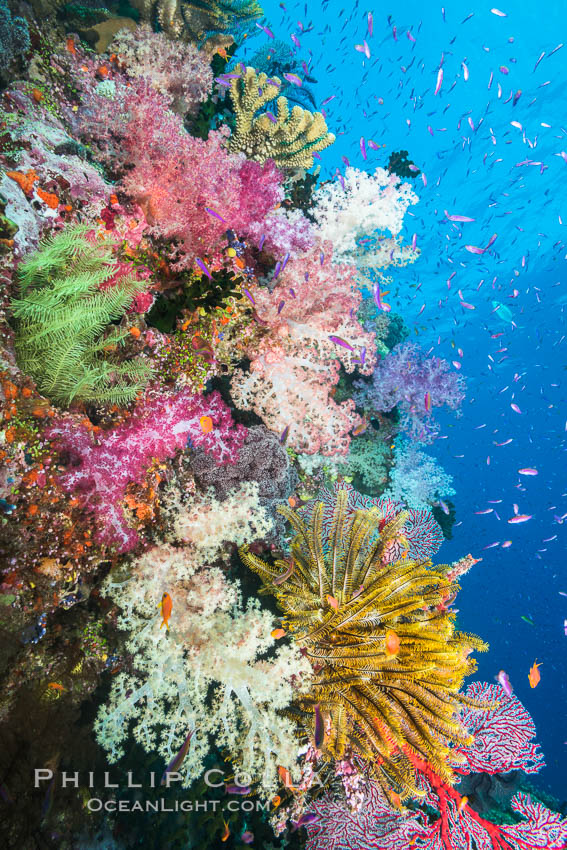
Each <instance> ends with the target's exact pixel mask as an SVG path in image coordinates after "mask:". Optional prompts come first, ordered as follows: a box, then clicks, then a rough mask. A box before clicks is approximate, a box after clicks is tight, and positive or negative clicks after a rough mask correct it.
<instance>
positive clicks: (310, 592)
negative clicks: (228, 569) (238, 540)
mask: <svg viewBox="0 0 567 850" xmlns="http://www.w3.org/2000/svg"><path fill="white" fill-rule="evenodd" d="M347 499H348V494H347V492H346V491H339V492H338V493H337V495H336V504H335V507H334V510H333V516H332V522H331V524H330V532H329V534H325V533H324V532H323V511H324V508H325V505H324V503H323V502H318V503H317V504H316V505H315V507H314V509H313V511H312V513H311V519H310V522H309V524H306V523H305V522H304V520H303V519H302V517H300V516H299V515H298V514H297V513H296V512H294V511H292V510H290V509H288V508H287V507H280V508H279V510H280V512H281V513H282V514H283V516H284V517H285V518H286V519H287V520H288V521H289V522H290V523H291V525H292V527H293V529H294V531H295V532H296V535H295V537H294V539H293V541H292V543H291V563H289V562H287V561H284V560H277V561H275V563H274V564H273V565H272V564H269V563H267V562H266V561H264V560H263V559H261V558H259V557H257V556H256V555H253V554H252V553H251V552H250V551H249V549H248V547H247V546H244V547H242V548H241V550H240V555H241V558H242V560H243V561H244V563H246V564H247V565H248V566H249V567H250V568H251V569H252V570H254V571H255V572H256V573H257V574H258V575H259V576H260V578H261V579H262V581H263V583H264V587H263V588H262V592H263V593H268V592H269V593H273V594H274V596H275V597H276V599H277V601H278V603H279V605H280V607H281V608H282V609H283V611H284V616H283V618H282V625H283V627H284V629H286V630H287V631H288V632H290V633H291V635H292V637H293V639H294V640H295V641H296V642H297V643H298V644H299V645H300V646H301V648H302V650H303V652H304V654H306V655H307V657H308V658H309V659H310V661H311V663H312V665H313V670H314V678H313V685H312V688H311V690H310V693H309V694H308V695H307V696H302V697H301V698H299V699H298V700H297V701H296V704H295V708H296V709H297V711H298V714H299V716H300V718H301V723H302V725H303V726H304V728H305V730H306V732H307V734H308V735H309V736H310V737H311V738H313V732H314V728H315V715H316V712H315V706H316V705H318V706H319V711H320V712H321V715H322V718H323V721H324V725H325V730H326V734H325V742H324V744H322V745H321V750H322V755H323V757H324V758H325V759H327V760H331V759H342V758H344V757H345V756H347V757H348V756H350V757H354V758H355V759H362V760H363V761H364V763H365V764H366V765H367V766H368V770H369V771H370V772H371V774H372V775H373V776H374V778H375V779H376V780H377V781H378V782H379V783H380V785H381V786H382V788H383V790H384V792H385V794H386V796H387V797H388V799H389V800H390V801H391V802H395V801H396V800H397V801H398V804H399V800H400V799H402V800H404V799H408V798H410V797H421V796H423V792H422V790H421V789H420V785H419V781H418V778H417V776H416V773H415V769H414V767H413V765H412V761H411V758H410V756H411V755H412V754H413V755H416V756H418V757H419V758H421V759H425V760H426V761H427V762H428V763H429V764H430V765H431V766H432V768H433V769H434V770H435V772H436V773H437V775H438V776H440V777H441V778H442V779H444V780H445V781H447V782H449V783H451V782H453V781H454V776H453V772H452V769H451V766H450V764H449V756H450V757H451V759H450V760H452V762H453V763H456V761H457V758H456V748H458V747H462V746H464V745H470V743H471V742H472V738H471V736H470V735H469V733H468V732H467V730H466V729H465V728H464V727H463V726H462V724H461V722H460V720H459V714H460V710H461V708H462V707H463V706H464V705H474V706H475V707H477V708H484V709H486V710H488V709H490V708H494V704H493V703H490V704H488V703H481V702H478V701H477V702H475V701H471V700H469V699H468V698H466V697H465V696H464V695H463V694H462V693H460V689H461V686H462V684H463V680H464V679H465V677H466V676H467V675H469V674H470V673H472V672H474V670H476V662H475V661H474V660H473V659H472V658H470V657H469V656H470V654H471V652H472V651H473V650H475V649H476V650H481V651H482V650H486V649H487V646H486V644H485V643H483V641H481V640H480V638H478V637H476V636H475V635H468V634H463V633H460V632H457V631H455V614H454V612H451V611H450V610H448V605H450V604H451V602H452V600H453V599H454V597H455V595H456V593H457V591H458V590H459V586H458V585H457V584H455V583H454V581H453V578H452V575H451V574H450V573H451V570H452V567H450V566H438V567H436V568H432V565H431V561H430V560H412V559H410V558H408V557H405V558H402V559H400V560H397V561H395V562H393V563H392V562H390V563H388V562H387V561H388V555H387V550H388V546H389V545H390V546H391V544H392V543H394V542H395V541H396V538H399V537H400V535H401V533H402V529H403V526H404V523H405V522H406V521H407V518H408V513H407V511H402V512H400V513H398V514H397V515H396V516H395V517H394V518H393V519H392V520H391V521H390V522H388V523H386V524H385V523H384V519H383V517H382V514H381V513H380V511H379V510H378V509H376V508H371V509H370V510H356V511H351V512H350V513H349V511H348V510H347ZM382 526H383V527H382ZM390 551H391V549H390ZM282 570H283V571H282ZM391 632H393V633H394V635H393V642H394V645H393V647H392V635H391V634H390V635H389V640H388V644H389V647H390V650H389V649H388V646H387V634H388V633H391ZM398 639H399V648H396V645H397V640H398ZM453 748H454V749H453ZM397 795H399V797H398V796H397Z"/></svg>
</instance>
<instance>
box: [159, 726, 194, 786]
mask: <svg viewBox="0 0 567 850" xmlns="http://www.w3.org/2000/svg"><path fill="white" fill-rule="evenodd" d="M194 731H195V730H194V729H190V730H189V732H188V734H187V737H186V738H185V740H184V741H183V744H182V745H181V749H180V750H179V752H178V753H177V754H176V755H174V756H173V758H172V759H171V761H170V762H169V764H168V765H167V767H166V769H165V770H164V772H163V776H162V777H161V782H160V785H165V784H166V782H167V777H168V776H169V774H170V773H176V772H177V770H178V769H179V768H180V767H181V765H182V763H183V759H184V758H185V756H186V755H187V753H188V752H189V747H190V745H191V738H192V737H193V732H194Z"/></svg>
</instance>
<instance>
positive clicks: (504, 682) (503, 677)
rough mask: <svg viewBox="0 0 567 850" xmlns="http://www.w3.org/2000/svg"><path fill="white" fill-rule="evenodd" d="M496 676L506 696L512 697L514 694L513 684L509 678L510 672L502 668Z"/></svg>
mask: <svg viewBox="0 0 567 850" xmlns="http://www.w3.org/2000/svg"><path fill="white" fill-rule="evenodd" d="M496 678H497V680H498V684H499V685H501V686H502V688H503V690H504V693H505V694H506V696H507V697H511V696H512V685H511V684H510V679H509V678H508V674H507V673H506V672H505V671H504V670H501V671H500V672H499V674H498V676H497V677H496Z"/></svg>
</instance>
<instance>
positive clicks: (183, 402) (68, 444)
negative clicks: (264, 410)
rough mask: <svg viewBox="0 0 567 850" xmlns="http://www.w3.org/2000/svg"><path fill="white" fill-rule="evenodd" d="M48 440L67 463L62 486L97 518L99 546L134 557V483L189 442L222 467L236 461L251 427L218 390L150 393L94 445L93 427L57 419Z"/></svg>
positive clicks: (153, 390)
mask: <svg viewBox="0 0 567 850" xmlns="http://www.w3.org/2000/svg"><path fill="white" fill-rule="evenodd" d="M202 417H210V419H211V420H212V423H213V427H212V429H211V430H210V431H208V432H207V426H208V425H209V424H210V423H208V422H207V421H205V425H204V426H203V425H202V424H201V419H202ZM46 437H47V439H49V440H52V441H53V444H54V446H55V448H56V449H57V451H58V452H59V454H60V457H61V459H62V460H63V461H64V462H65V463H66V469H65V471H64V472H63V473H62V474H61V475H60V477H59V484H60V485H61V487H62V488H63V490H64V491H65V492H67V493H72V494H73V496H74V497H75V498H76V499H78V500H79V501H80V502H81V503H82V506H83V508H84V509H85V510H90V511H94V513H95V515H96V518H97V523H98V530H97V533H96V535H95V540H96V542H98V543H101V544H103V545H107V546H115V547H117V550H118V551H119V552H128V551H130V550H132V549H133V548H134V547H135V546H136V545H137V543H138V534H137V532H136V531H135V530H134V529H133V528H130V527H129V525H128V523H127V521H126V517H125V515H124V512H123V510H122V501H123V499H124V496H125V494H126V488H127V487H128V485H129V484H130V483H131V482H140V481H142V480H143V478H144V474H145V472H146V470H147V469H148V467H149V465H150V463H151V461H152V459H154V458H157V459H158V460H165V459H166V458H169V457H172V456H173V455H174V454H175V452H176V451H178V450H179V449H183V448H184V447H185V445H186V444H187V442H188V441H190V442H191V443H192V445H194V446H197V447H199V448H202V449H203V450H204V451H205V452H207V453H208V454H211V455H212V456H213V457H214V458H215V460H216V461H217V463H218V464H220V465H222V464H227V463H232V462H234V461H235V460H236V458H237V457H238V450H239V448H240V446H241V445H242V443H243V442H244V440H245V439H246V428H244V426H242V425H236V426H235V425H234V424H233V422H232V418H231V415H230V411H229V409H228V407H227V406H226V405H225V403H224V402H223V401H222V399H221V397H220V395H219V394H218V393H217V392H214V393H211V395H209V396H197V395H193V394H192V393H190V392H189V391H188V390H183V391H181V392H179V393H177V394H176V395H170V394H168V393H165V392H163V391H161V390H156V389H150V390H148V391H147V393H146V395H145V397H144V399H143V400H142V401H141V402H140V403H139V404H138V405H137V407H136V408H135V410H134V412H133V413H132V415H131V416H130V417H129V418H128V419H126V420H125V421H124V422H121V423H120V424H119V425H117V426H116V427H114V428H112V429H110V430H108V431H101V432H100V433H99V434H98V435H97V437H96V440H95V439H93V436H92V429H89V428H88V427H87V426H86V425H85V424H84V423H78V422H77V421H76V420H75V419H70V418H69V419H62V420H61V421H59V422H54V423H53V425H51V426H50V427H49V428H48V429H47V430H46Z"/></svg>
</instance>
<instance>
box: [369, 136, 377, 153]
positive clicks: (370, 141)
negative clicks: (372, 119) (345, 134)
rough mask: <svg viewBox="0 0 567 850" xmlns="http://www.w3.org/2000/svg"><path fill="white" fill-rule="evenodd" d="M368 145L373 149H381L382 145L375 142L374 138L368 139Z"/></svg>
mask: <svg viewBox="0 0 567 850" xmlns="http://www.w3.org/2000/svg"><path fill="white" fill-rule="evenodd" d="M368 147H369V148H370V149H371V150H373V151H377V150H379V149H380V145H377V144H376V142H374V141H373V140H372V139H368Z"/></svg>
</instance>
